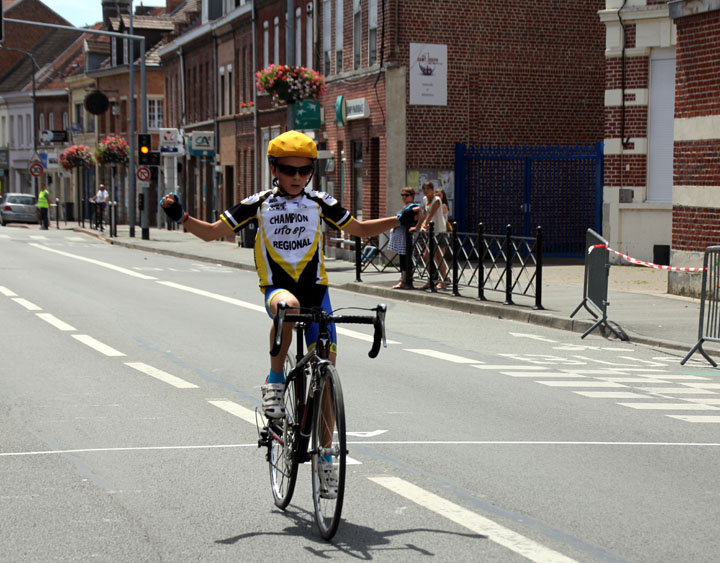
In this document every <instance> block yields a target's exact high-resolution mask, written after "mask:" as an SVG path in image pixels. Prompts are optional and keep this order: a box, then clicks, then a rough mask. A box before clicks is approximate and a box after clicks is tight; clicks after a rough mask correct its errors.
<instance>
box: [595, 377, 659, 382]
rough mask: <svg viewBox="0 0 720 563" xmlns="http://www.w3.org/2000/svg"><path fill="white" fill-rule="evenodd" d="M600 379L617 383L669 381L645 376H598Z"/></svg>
mask: <svg viewBox="0 0 720 563" xmlns="http://www.w3.org/2000/svg"><path fill="white" fill-rule="evenodd" d="M598 379H600V380H602V381H614V382H615V383H667V381H664V380H662V379H646V378H644V377H598Z"/></svg>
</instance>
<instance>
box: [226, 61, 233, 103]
mask: <svg viewBox="0 0 720 563" xmlns="http://www.w3.org/2000/svg"><path fill="white" fill-rule="evenodd" d="M232 75H233V73H232V66H231V65H228V71H227V99H228V102H227V112H228V113H229V114H232V113H234V112H233V80H232Z"/></svg>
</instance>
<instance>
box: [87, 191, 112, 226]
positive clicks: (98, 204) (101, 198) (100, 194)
mask: <svg viewBox="0 0 720 563" xmlns="http://www.w3.org/2000/svg"><path fill="white" fill-rule="evenodd" d="M109 197H110V194H109V193H108V191H107V190H106V189H105V184H100V185H99V186H98V191H97V193H96V194H95V195H94V196H92V197H91V198H90V201H94V202H95V229H96V230H99V231H100V232H102V231H103V230H104V229H103V218H104V217H103V216H104V214H105V207H106V206H107V201H108V198H109Z"/></svg>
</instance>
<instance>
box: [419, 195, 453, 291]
mask: <svg viewBox="0 0 720 563" xmlns="http://www.w3.org/2000/svg"><path fill="white" fill-rule="evenodd" d="M422 191H423V207H424V209H425V215H424V217H423V220H422V223H421V224H420V231H421V232H427V231H428V230H429V228H430V221H432V222H433V227H434V233H435V239H436V243H437V244H436V245H435V253H434V254H435V255H434V257H433V260H434V261H435V268H436V270H435V271H436V272H438V273H439V274H440V281H438V282H437V283H436V284H435V289H446V285H445V280H446V279H447V265H446V264H445V260H444V259H443V251H442V248H443V247H442V244H441V243H440V242H441V241H444V238H445V232H446V224H447V220H446V218H445V216H444V215H443V208H442V205H443V203H442V199H440V196H439V195H437V194H436V193H435V184H433V183H432V182H429V181H428V182H425V183H424V184H423V185H422ZM429 255H430V251H429V250H427V249H426V250H425V253H424V254H423V260H424V262H425V264H429V263H430V256H429ZM428 271H429V268H428ZM428 276H429V273H428ZM431 281H432V280H430V279H428V281H427V283H426V284H425V285H424V286H422V287H421V289H429V288H430V283H431Z"/></svg>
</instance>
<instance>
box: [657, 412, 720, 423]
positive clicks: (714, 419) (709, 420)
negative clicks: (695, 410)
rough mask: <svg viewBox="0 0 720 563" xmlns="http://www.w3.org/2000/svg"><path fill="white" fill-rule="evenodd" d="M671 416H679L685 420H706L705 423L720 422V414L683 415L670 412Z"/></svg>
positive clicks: (678, 417)
mask: <svg viewBox="0 0 720 563" xmlns="http://www.w3.org/2000/svg"><path fill="white" fill-rule="evenodd" d="M666 416H668V417H670V418H677V419H680V420H684V421H685V422H704V423H715V424H718V423H720V416H701V415H696V416H692V415H687V416H686V415H682V414H668V415H666Z"/></svg>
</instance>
